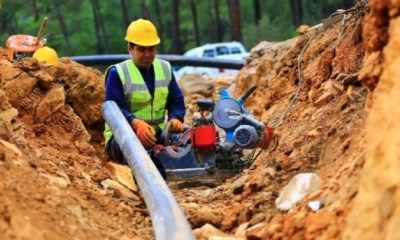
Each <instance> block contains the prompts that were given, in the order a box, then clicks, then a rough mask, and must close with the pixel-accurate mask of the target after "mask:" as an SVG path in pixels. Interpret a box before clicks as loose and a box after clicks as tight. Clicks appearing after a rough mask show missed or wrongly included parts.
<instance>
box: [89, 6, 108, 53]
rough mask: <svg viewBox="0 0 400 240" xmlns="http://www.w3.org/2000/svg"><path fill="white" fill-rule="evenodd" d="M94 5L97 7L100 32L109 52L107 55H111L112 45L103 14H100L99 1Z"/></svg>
mask: <svg viewBox="0 0 400 240" xmlns="http://www.w3.org/2000/svg"><path fill="white" fill-rule="evenodd" d="M93 4H94V6H95V11H96V13H97V19H98V21H99V27H100V30H101V32H102V34H103V42H104V44H105V48H106V51H107V53H111V47H110V44H109V42H108V37H107V32H106V28H105V26H104V22H103V17H102V16H101V12H100V3H99V0H93Z"/></svg>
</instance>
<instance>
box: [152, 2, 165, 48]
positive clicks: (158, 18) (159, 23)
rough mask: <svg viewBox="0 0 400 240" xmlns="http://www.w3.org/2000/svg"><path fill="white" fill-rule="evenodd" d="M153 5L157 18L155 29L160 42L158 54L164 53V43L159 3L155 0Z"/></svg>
mask: <svg viewBox="0 0 400 240" xmlns="http://www.w3.org/2000/svg"><path fill="white" fill-rule="evenodd" d="M154 2H155V5H156V16H157V22H158V28H157V32H158V36H159V37H160V38H161V42H160V45H159V46H160V52H161V53H165V52H164V42H163V39H162V38H163V37H164V34H163V25H162V18H161V7H160V2H159V0H155V1H154Z"/></svg>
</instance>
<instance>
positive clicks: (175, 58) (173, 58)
mask: <svg viewBox="0 0 400 240" xmlns="http://www.w3.org/2000/svg"><path fill="white" fill-rule="evenodd" d="M69 58H70V59H71V60H72V61H75V62H77V63H80V64H82V65H86V66H109V65H112V64H116V63H120V62H122V61H125V60H127V59H130V58H131V55H129V54H114V55H92V56H77V57H69ZM157 58H160V59H164V60H166V61H169V62H170V63H171V65H172V66H194V67H213V68H226V69H237V70H239V69H241V68H242V67H243V64H244V60H232V59H221V58H212V57H186V56H181V55H157Z"/></svg>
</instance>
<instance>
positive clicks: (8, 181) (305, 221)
mask: <svg viewBox="0 0 400 240" xmlns="http://www.w3.org/2000/svg"><path fill="white" fill-rule="evenodd" d="M399 12H400V1H381V0H372V1H371V2H370V3H369V6H368V5H367V3H366V1H359V2H358V4H357V8H356V11H354V12H352V13H350V14H348V15H347V16H348V21H347V22H346V24H345V25H341V23H340V22H339V23H336V24H335V25H332V26H329V27H326V28H324V29H319V30H317V32H316V33H315V36H314V39H313V40H312V42H311V43H310V45H309V46H308V48H307V50H306V51H305V53H304V55H303V57H302V58H301V79H299V77H298V57H299V55H300V53H301V52H302V50H303V48H304V46H306V44H307V42H308V40H309V39H310V37H311V36H313V34H314V32H308V33H305V34H304V35H301V36H299V37H297V38H294V39H290V40H287V41H285V42H279V43H271V42H261V43H260V44H258V45H257V46H256V47H254V48H253V49H252V52H251V55H250V57H249V58H248V59H247V60H246V63H245V66H244V68H243V69H242V70H241V71H240V72H239V73H238V75H237V76H234V77H224V78H219V79H209V78H204V77H201V76H198V75H188V76H184V77H183V78H182V79H180V80H179V85H180V86H181V88H182V91H183V92H184V94H185V103H186V107H187V112H188V114H187V116H186V117H185V123H187V124H190V122H191V119H192V117H193V116H195V115H196V113H195V112H196V106H195V101H196V100H197V99H199V98H209V99H214V100H215V99H216V98H217V97H218V96H216V95H213V93H214V92H215V91H218V90H219V89H220V88H229V89H230V91H231V92H232V93H233V95H234V96H235V97H238V96H240V95H241V94H243V93H244V92H245V91H246V90H247V89H248V88H249V87H250V86H251V85H253V84H255V85H257V87H258V88H257V91H256V92H255V94H253V95H252V96H251V97H250V98H248V99H247V100H246V102H245V107H246V108H247V110H248V111H249V112H250V113H251V114H252V115H254V116H255V118H257V119H260V120H261V121H262V122H264V123H265V124H266V125H268V126H272V125H273V126H274V138H273V141H272V142H271V145H270V147H269V149H267V150H265V151H263V152H262V154H261V155H260V156H259V157H258V158H257V160H256V161H255V162H254V163H253V164H252V166H251V167H250V168H249V169H246V170H245V171H244V172H242V173H240V174H239V175H237V176H236V177H234V178H232V179H228V180H226V181H225V182H223V183H222V184H220V185H218V186H217V187H210V186H202V187H196V188H181V187H180V188H174V190H173V193H174V195H175V196H176V198H177V200H178V202H179V204H180V206H181V208H182V210H183V211H184V212H185V214H186V216H187V218H188V220H189V222H190V224H191V225H192V228H193V229H194V234H195V235H196V237H197V239H252V240H253V239H307V240H310V239H398V238H399V237H398V236H399V235H398V234H397V231H396V230H397V229H396V227H397V223H398V222H399V219H398V218H399V217H400V212H399V209H398V208H396V206H397V203H398V202H400V194H399V191H397V187H398V186H400V182H399V180H398V179H399V178H398V174H396V172H397V169H398V168H399V166H398V165H399V161H398V160H399V156H400V155H399V153H398V150H397V149H398V148H397V147H398V142H399V141H400V139H399V136H400V135H399V134H397V133H398V131H399V128H400V126H399V123H398V119H399V118H400V112H399V110H398V108H397V106H396V104H397V103H398V102H399V101H400V99H399V96H400V94H399V92H400V83H399V81H398V78H399V77H400V76H398V75H399V71H398V70H397V69H398V65H399V59H398V58H399V57H398V55H399V54H398V53H399V52H400V49H399V37H398V36H400V34H399V30H398V29H400V28H399V27H400V21H399V17H398V15H399ZM0 53H1V54H0V56H2V59H3V60H0V174H1V176H2V178H1V179H0V189H1V190H0V229H1V231H0V239H154V233H153V230H152V224H151V219H150V217H149V214H148V211H147V209H146V206H145V204H144V201H143V199H142V198H141V196H140V193H139V195H134V197H127V196H126V194H123V192H122V193H121V191H118V190H117V189H112V188H106V189H105V188H104V187H103V185H102V184H100V183H101V182H102V181H103V180H105V179H108V178H109V176H108V175H107V174H106V173H105V172H104V170H103V166H104V164H105V163H106V161H107V157H106V155H105V153H104V139H103V137H102V129H103V125H104V120H103V119H102V116H101V113H100V106H101V104H102V103H103V102H104V83H103V75H102V73H101V72H99V71H97V70H94V69H92V68H88V67H85V66H82V65H80V64H77V63H75V62H72V61H70V60H69V59H63V61H62V62H61V63H60V64H59V65H57V66H45V65H42V64H41V63H39V62H37V61H36V60H35V59H32V58H26V59H24V60H23V61H21V62H19V63H13V64H11V63H9V62H8V61H7V60H6V50H4V49H0ZM199 84H201V85H199ZM299 85H300V86H301V88H300V91H299V95H298V96H297V98H296V99H295V102H294V104H293V105H292V106H291V107H290V109H289V111H288V113H287V115H286V116H285V117H284V118H283V119H282V121H279V120H280V119H281V116H282V114H284V112H285V110H286V109H287V107H288V105H289V103H290V101H291V100H292V99H293V98H294V97H295V93H296V91H297V89H298V87H299ZM298 173H315V174H317V175H318V176H319V177H320V178H321V179H322V181H323V182H322V184H321V186H320V187H319V188H318V190H316V191H315V192H313V193H311V194H309V195H307V196H306V197H305V198H303V199H302V200H300V202H298V203H297V204H296V205H295V206H294V207H293V208H292V209H291V210H289V211H281V210H279V209H278V208H277V207H276V205H275V200H276V199H277V198H278V196H279V194H280V192H281V191H282V189H283V188H284V187H285V186H286V185H287V184H288V182H289V181H290V180H291V179H292V177H293V176H295V175H296V174H298ZM310 201H320V202H321V203H323V204H322V206H321V208H320V209H318V210H317V211H313V210H311V208H310V207H309V206H308V203H309V202H310ZM218 237H220V238H218ZM222 237H224V238H222Z"/></svg>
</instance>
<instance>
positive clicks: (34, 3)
mask: <svg viewBox="0 0 400 240" xmlns="http://www.w3.org/2000/svg"><path fill="white" fill-rule="evenodd" d="M32 6H33V18H34V21H35V22H37V21H38V20H39V9H38V8H37V3H36V0H32Z"/></svg>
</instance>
